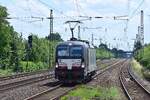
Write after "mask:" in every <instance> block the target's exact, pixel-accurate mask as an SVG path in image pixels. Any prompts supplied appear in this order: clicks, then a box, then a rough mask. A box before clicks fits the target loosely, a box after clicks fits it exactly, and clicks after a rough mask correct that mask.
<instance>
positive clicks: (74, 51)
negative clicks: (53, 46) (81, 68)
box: [70, 46, 82, 56]
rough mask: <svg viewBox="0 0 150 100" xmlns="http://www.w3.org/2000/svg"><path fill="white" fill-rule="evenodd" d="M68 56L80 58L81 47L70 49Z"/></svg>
mask: <svg viewBox="0 0 150 100" xmlns="http://www.w3.org/2000/svg"><path fill="white" fill-rule="evenodd" d="M70 56H82V47H81V46H72V47H71V48H70Z"/></svg>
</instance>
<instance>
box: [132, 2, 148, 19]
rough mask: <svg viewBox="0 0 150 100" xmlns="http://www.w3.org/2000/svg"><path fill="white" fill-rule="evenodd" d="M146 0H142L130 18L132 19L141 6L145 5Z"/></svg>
mask: <svg viewBox="0 0 150 100" xmlns="http://www.w3.org/2000/svg"><path fill="white" fill-rule="evenodd" d="M144 1H145V0H142V1H141V2H140V3H139V5H138V6H137V8H136V9H135V10H134V11H133V12H132V14H131V16H130V19H132V18H133V17H134V15H135V13H136V12H137V11H138V10H139V8H140V7H141V6H142V5H143V3H144Z"/></svg>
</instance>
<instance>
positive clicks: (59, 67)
mask: <svg viewBox="0 0 150 100" xmlns="http://www.w3.org/2000/svg"><path fill="white" fill-rule="evenodd" d="M55 63H56V64H55V78H56V79H58V80H59V81H61V82H63V83H70V82H83V81H84V80H86V79H89V78H91V77H92V75H94V74H95V72H96V69H97V66H96V51H95V49H94V48H93V47H92V46H90V45H89V43H88V42H87V41H83V40H76V39H71V40H69V41H66V42H62V43H60V44H58V45H57V47H56V57H55Z"/></svg>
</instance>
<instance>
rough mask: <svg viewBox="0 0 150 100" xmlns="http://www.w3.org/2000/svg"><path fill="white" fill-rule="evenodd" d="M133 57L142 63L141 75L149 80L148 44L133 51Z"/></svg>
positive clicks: (149, 51) (149, 57)
mask: <svg viewBox="0 0 150 100" xmlns="http://www.w3.org/2000/svg"><path fill="white" fill-rule="evenodd" d="M134 57H135V59H136V60H137V61H138V62H140V64H142V65H143V71H142V72H143V75H144V77H145V78H147V79H149V80H150V44H149V45H146V46H145V47H144V48H143V49H140V50H138V51H136V52H135V55H134Z"/></svg>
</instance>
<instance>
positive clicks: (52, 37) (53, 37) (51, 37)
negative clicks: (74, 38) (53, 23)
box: [46, 33, 62, 41]
mask: <svg viewBox="0 0 150 100" xmlns="http://www.w3.org/2000/svg"><path fill="white" fill-rule="evenodd" d="M46 38H47V39H48V40H52V41H62V39H61V36H60V35H59V33H52V34H51V35H48V36H47V37H46Z"/></svg>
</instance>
